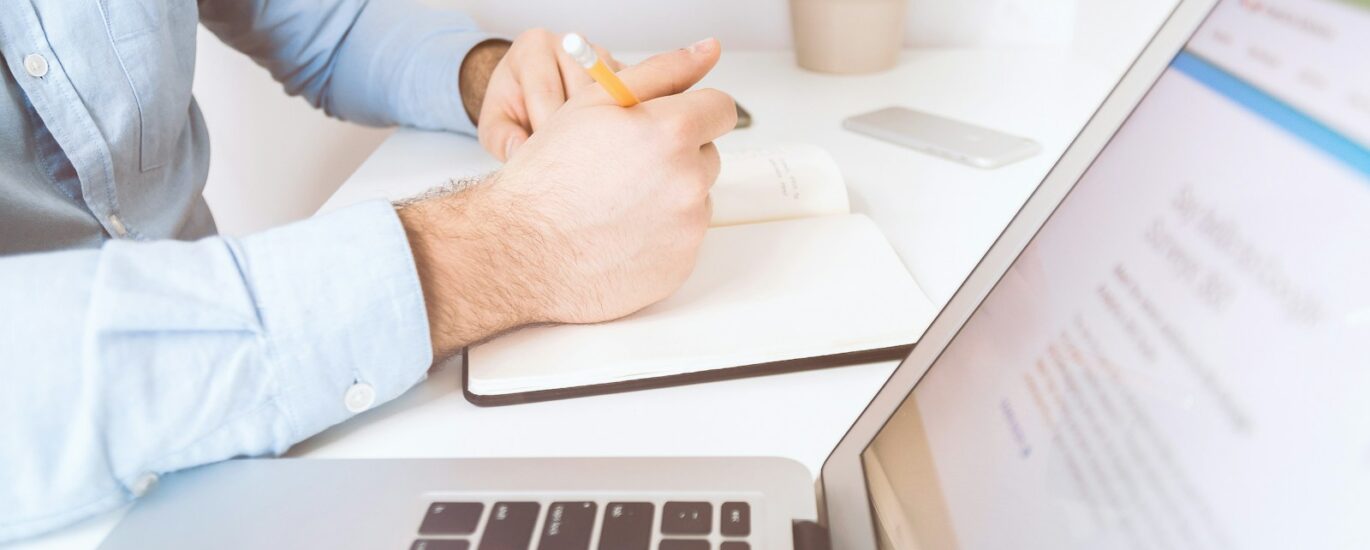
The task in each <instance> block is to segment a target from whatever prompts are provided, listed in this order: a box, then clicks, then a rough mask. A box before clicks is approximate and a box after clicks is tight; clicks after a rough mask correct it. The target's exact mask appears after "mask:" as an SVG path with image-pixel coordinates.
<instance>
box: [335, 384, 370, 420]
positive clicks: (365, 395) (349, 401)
mask: <svg viewBox="0 0 1370 550" xmlns="http://www.w3.org/2000/svg"><path fill="white" fill-rule="evenodd" d="M374 404H376V388H373V387H371V384H366V383H363V382H357V383H356V384H352V387H350V388H347V393H345V394H343V405H344V406H346V407H347V411H348V412H351V413H359V412H362V411H364V410H366V409H369V408H371V405H374Z"/></svg>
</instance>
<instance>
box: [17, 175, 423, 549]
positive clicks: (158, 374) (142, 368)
mask: <svg viewBox="0 0 1370 550" xmlns="http://www.w3.org/2000/svg"><path fill="white" fill-rule="evenodd" d="M431 362H432V351H431V345H430V342H429V332H428V318H427V314H426V310H425V308H424V303H423V293H422V290H421V287H420V286H419V279H418V275H417V273H416V271H415V267H414V261H413V257H412V255H411V252H410V249H409V243H408V239H407V237H406V235H405V232H404V228H403V226H402V225H401V224H400V222H399V219H398V216H397V215H396V214H395V212H394V209H393V208H391V206H390V205H389V204H387V203H384V202H379V201H378V202H371V203H364V204H359V205H356V206H353V207H350V208H346V209H343V210H339V211H337V212H334V213H331V214H327V215H323V216H319V217H315V218H312V219H309V220H305V221H302V222H299V223H295V224H292V225H288V226H284V227H280V228H277V229H273V230H270V231H266V232H263V233H259V234H256V235H253V236H249V237H245V238H242V239H233V238H221V237H213V238H207V239H204V240H200V241H196V242H177V241H155V242H152V241H150V242H130V241H111V242H109V243H107V244H106V245H105V246H104V247H103V248H101V249H99V250H82V251H69V252H54V253H43V254H32V255H23V256H11V257H5V258H0V381H3V383H0V542H3V541H5V540H8V539H14V538H19V537H24V536H28V535H32V534H37V533H39V532H42V531H46V530H49V529H53V528H56V527H59V526H62V525H64V524H68V523H71V522H73V521H76V520H78V519H81V518H83V517H85V516H89V515H92V514H95V513H98V512H101V511H104V510H106V509H110V508H113V507H115V506H118V505H120V504H122V503H123V502H125V501H127V500H129V499H130V498H132V497H135V496H138V494H140V493H141V492H142V491H143V490H145V488H146V487H147V485H148V484H149V481H155V479H156V477H155V476H157V475H160V474H162V473H164V472H170V471H173V470H178V469H182V468H188V467H191V466H196V465H200V464H206V463H210V462H215V461H219V460H224V459H228V458H232V457H236V456H253V455H270V454H278V453H281V452H283V451H285V450H286V449H287V448H289V447H290V446H291V445H292V444H294V443H296V442H298V441H300V440H302V439H304V438H306V437H309V436H310V435H312V434H315V433H317V432H319V431H321V430H323V429H324V428H327V427H328V426H330V425H333V424H335V423H337V422H340V421H342V420H344V419H347V418H348V417H350V416H352V415H354V414H356V412H359V411H360V410H361V409H364V408H365V407H366V406H367V405H368V403H369V402H370V401H371V399H367V396H368V395H374V402H375V403H381V402H384V401H387V400H390V399H392V398H394V397H396V396H398V395H399V394H401V393H403V392H404V391H405V390H407V389H408V388H410V387H411V386H413V385H414V384H415V383H416V382H418V381H419V380H421V379H422V378H423V377H424V376H425V375H426V373H427V369H428V367H429V365H430V363H431ZM359 388H360V390H361V391H359Z"/></svg>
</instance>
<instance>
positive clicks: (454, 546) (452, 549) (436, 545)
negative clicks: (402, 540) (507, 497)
mask: <svg viewBox="0 0 1370 550" xmlns="http://www.w3.org/2000/svg"><path fill="white" fill-rule="evenodd" d="M468 548H471V543H469V542H466V541H464V540H457V539H446V540H443V539H419V540H416V541H414V544H411V545H409V550H467V549H468Z"/></svg>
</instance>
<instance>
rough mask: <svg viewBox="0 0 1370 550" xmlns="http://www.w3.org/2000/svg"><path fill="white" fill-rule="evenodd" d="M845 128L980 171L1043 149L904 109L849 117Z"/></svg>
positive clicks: (1022, 139) (1025, 140)
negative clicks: (976, 168)
mask: <svg viewBox="0 0 1370 550" xmlns="http://www.w3.org/2000/svg"><path fill="white" fill-rule="evenodd" d="M842 127H843V128H846V129H848V130H851V131H853V132H856V133H859V134H866V135H868V136H871V137H873V138H876V139H880V140H883V141H888V142H890V143H894V144H896V145H902V146H904V147H908V148H910V149H914V150H917V151H922V152H924V153H929V154H933V155H936V156H939V157H942V158H946V159H950V160H954V161H957V162H962V163H965V164H969V165H971V166H975V167H979V168H998V167H1000V166H1003V165H1005V164H1008V163H1011V162H1015V161H1019V160H1022V159H1025V158H1028V157H1031V156H1032V155H1035V154H1037V153H1038V152H1040V151H1041V150H1042V146H1041V145H1038V144H1037V142H1035V141H1033V140H1031V139H1028V138H1025V137H1019V136H1015V135H1010V134H1006V133H1003V132H1000V131H998V130H991V129H989V128H985V127H982V126H976V125H974V124H970V123H967V122H961V121H959V120H953V119H950V118H946V117H942V116H937V115H934V114H931V113H924V112H920V111H914V110H911V109H905V108H903V107H887V108H884V109H880V110H878V111H871V112H869V113H865V114H860V115H856V116H853V117H849V118H847V119H846V120H844V121H842Z"/></svg>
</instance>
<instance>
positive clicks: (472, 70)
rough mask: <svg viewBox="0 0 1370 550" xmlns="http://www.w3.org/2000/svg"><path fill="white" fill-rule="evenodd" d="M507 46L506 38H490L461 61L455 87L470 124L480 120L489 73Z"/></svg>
mask: <svg viewBox="0 0 1370 550" xmlns="http://www.w3.org/2000/svg"><path fill="white" fill-rule="evenodd" d="M509 46H510V42H509V41H508V40H504V39H500V38H492V39H490V40H486V41H484V42H481V43H479V44H476V45H475V47H472V48H471V50H470V51H468V52H466V57H465V58H464V59H462V61H461V70H460V72H459V73H458V75H457V89H458V90H460V93H461V104H462V107H464V108H465V109H466V116H467V117H469V118H470V119H471V123H472V124H475V123H476V122H477V121H479V120H480V107H481V105H482V104H483V103H484V102H485V90H486V88H488V87H489V86H490V75H491V74H492V73H494V72H495V67H496V66H498V65H499V62H500V60H502V59H504V54H505V53H508V51H509Z"/></svg>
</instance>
